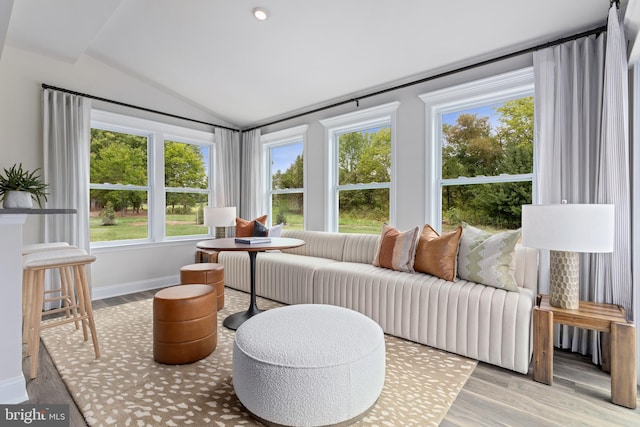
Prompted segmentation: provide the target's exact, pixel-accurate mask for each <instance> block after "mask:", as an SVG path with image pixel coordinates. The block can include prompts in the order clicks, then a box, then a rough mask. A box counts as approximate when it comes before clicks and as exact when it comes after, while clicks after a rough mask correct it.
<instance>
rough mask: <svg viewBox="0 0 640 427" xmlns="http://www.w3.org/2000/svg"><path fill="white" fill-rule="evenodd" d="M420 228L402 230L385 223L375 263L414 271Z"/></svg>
mask: <svg viewBox="0 0 640 427" xmlns="http://www.w3.org/2000/svg"><path fill="white" fill-rule="evenodd" d="M418 230H419V227H415V228H413V229H411V230H407V231H404V232H400V231H398V230H397V229H395V228H393V227H391V226H389V225H387V224H385V225H384V226H383V227H382V235H381V236H380V242H379V243H378V250H377V251H376V257H375V258H374V259H373V265H375V266H376V267H384V268H390V269H392V270H397V271H407V272H410V273H413V271H414V270H413V262H414V259H415V256H416V245H417V243H418Z"/></svg>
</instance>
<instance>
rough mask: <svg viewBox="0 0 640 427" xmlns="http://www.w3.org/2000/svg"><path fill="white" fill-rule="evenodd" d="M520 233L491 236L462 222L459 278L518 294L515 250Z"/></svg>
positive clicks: (517, 231) (508, 232) (506, 232)
mask: <svg viewBox="0 0 640 427" xmlns="http://www.w3.org/2000/svg"><path fill="white" fill-rule="evenodd" d="M518 240H520V230H519V229H518V230H514V231H505V232H502V233H498V234H491V233H489V232H486V231H484V230H480V229H479V228H476V227H472V226H471V225H469V224H466V223H462V238H461V239H460V247H459V250H458V277H460V278H461V279H465V280H470V281H472V282H476V283H481V284H483V285H487V286H493V287H496V288H500V289H504V290H507V291H514V292H518V285H517V284H516V279H515V276H514V272H515V248H516V244H517V243H518Z"/></svg>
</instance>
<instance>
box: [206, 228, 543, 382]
mask: <svg viewBox="0 0 640 427" xmlns="http://www.w3.org/2000/svg"><path fill="white" fill-rule="evenodd" d="M282 234H283V237H293V238H298V239H302V240H304V241H305V243H306V244H305V245H304V246H301V247H299V248H294V249H289V250H284V251H281V252H265V253H259V254H258V256H257V259H256V292H257V294H258V295H259V296H263V297H266V298H269V299H273V300H276V301H280V302H283V303H286V304H305V303H306V304H309V303H315V304H332V305H338V306H342V307H347V308H350V309H353V310H356V311H358V312H360V313H363V314H365V315H367V316H369V317H370V318H371V319H373V320H375V321H376V322H377V323H378V324H379V325H380V326H381V327H382V328H383V330H384V332H385V333H388V334H390V335H394V336H397V337H401V338H405V339H408V340H411V341H416V342H419V343H422V344H426V345H428V346H431V347H435V348H439V349H442V350H446V351H449V352H452V353H457V354H460V355H462V356H467V357H470V358H473V359H477V360H479V361H482V362H486V363H490V364H493V365H497V366H501V367H503V368H506V369H510V370H513V371H516V372H520V373H523V374H526V373H527V372H528V369H529V362H530V360H531V354H532V334H531V317H532V310H533V307H534V304H535V296H536V291H537V251H536V250H534V249H528V248H524V247H518V248H517V249H516V281H517V283H518V286H519V290H520V292H507V291H504V290H501V289H497V288H493V287H490V286H485V285H480V284H477V283H474V282H468V281H465V280H460V279H456V281H455V282H448V281H446V280H443V279H439V278H437V277H434V276H431V275H429V274H424V273H405V272H399V271H393V270H389V269H385V268H381V267H375V266H373V265H372V262H373V258H374V256H375V254H376V249H377V245H378V240H379V235H374V234H344V233H328V232H320V231H292V230H285V231H283V233H282ZM217 262H219V263H221V264H223V265H224V267H225V285H226V286H229V287H231V288H235V289H239V290H242V291H247V292H248V291H249V288H250V280H249V257H248V255H247V253H245V252H221V253H219V254H218V257H217Z"/></svg>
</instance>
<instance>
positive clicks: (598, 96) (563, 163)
mask: <svg viewBox="0 0 640 427" xmlns="http://www.w3.org/2000/svg"><path fill="white" fill-rule="evenodd" d="M613 8H614V10H613V16H614V17H615V18H614V19H609V28H611V25H618V24H619V21H618V18H617V13H616V10H615V5H614V6H613ZM608 31H609V30H608ZM605 39H606V40H605ZM605 41H606V43H607V46H606V47H605ZM612 41H613V37H605V36H604V35H599V36H595V35H594V36H590V37H586V38H583V39H579V40H575V41H572V42H568V43H565V44H562V45H559V46H555V47H552V48H548V49H544V50H540V51H538V52H535V53H534V74H535V131H536V146H535V150H536V155H535V159H536V165H535V168H536V174H537V180H538V181H537V183H536V192H537V194H536V195H537V202H538V203H541V204H545V203H560V202H561V201H562V200H567V201H568V202H569V203H614V202H615V204H616V220H617V219H618V216H620V215H625V214H621V213H619V212H617V211H618V210H620V209H621V207H620V205H621V204H624V203H626V205H627V206H628V205H629V198H630V194H629V191H628V164H629V158H628V153H626V154H625V151H626V150H625V149H624V147H628V146H627V142H626V136H624V135H623V134H624V133H625V132H624V131H619V130H613V128H612V123H619V122H624V123H625V124H626V120H627V117H628V115H627V113H626V112H625V109H624V108H623V106H622V105H620V106H619V107H612V106H611V105H608V106H607V107H603V99H604V100H605V102H606V103H607V104H609V103H610V101H608V99H609V97H611V98H612V99H615V98H624V97H626V96H627V92H626V90H624V91H622V92H623V93H620V92H619V93H618V94H616V95H612V96H609V95H607V91H609V88H608V86H609V85H610V83H605V74H608V75H607V80H610V79H612V78H613V79H619V80H623V81H624V83H625V84H626V79H627V77H626V73H627V71H626V66H625V67H624V69H620V68H619V67H621V65H620V64H612V63H611V62H610V58H609V54H610V53H611V52H610V51H611V50H612V48H611V47H610V46H609V45H610V44H611V43H612ZM614 43H620V41H615V42H614ZM605 52H607V61H609V62H608V63H607V64H606V65H605ZM605 67H606V69H607V71H606V72H605ZM611 67H614V69H615V68H616V67H618V72H617V74H618V75H617V76H616V77H614V76H615V74H616V73H614V72H613V71H612V69H611ZM624 102H625V103H626V102H627V101H626V100H625V101H624ZM607 116H609V118H607ZM616 129H617V128H616ZM611 134H615V135H616V136H615V138H613V137H610V136H608V135H611ZM620 147H622V151H621V148H620ZM625 170H626V171H627V172H625ZM622 181H624V183H623V182H622ZM618 186H619V187H618ZM612 187H615V188H616V189H615V190H614V191H613V192H615V193H620V194H617V195H616V196H615V198H612V197H613V195H612V194H611V193H609V192H610V191H611V188H612ZM625 188H626V190H625ZM625 193H626V195H625ZM619 199H625V201H624V203H623V202H620V201H618V200H619ZM627 212H628V208H627ZM627 215H628V213H627ZM624 230H625V227H624V225H620V226H619V225H618V224H616V236H615V241H616V242H617V243H616V254H615V257H621V258H623V259H625V260H626V262H627V263H630V260H631V258H630V251H628V250H626V251H625V250H621V251H620V252H618V251H619V248H618V242H622V241H625V240H627V241H629V240H630V233H629V232H628V228H626V230H627V231H624ZM587 232H597V224H594V230H587ZM628 247H629V246H628V244H627V248H628ZM611 259H612V257H611V255H602V254H584V255H581V259H580V261H581V263H580V264H581V265H580V283H581V286H580V298H581V299H583V300H589V301H599V302H614V300H613V299H612V300H607V299H606V298H604V299H603V298H602V297H605V296H606V295H610V296H612V295H613V294H614V293H616V294H620V295H619V296H618V297H621V298H622V300H625V299H626V298H627V296H626V295H624V296H623V294H626V293H627V291H626V290H625V289H624V287H625V286H629V295H628V300H629V301H630V300H631V294H630V286H631V276H630V273H629V275H628V276H627V277H626V278H623V277H614V275H612V274H611V271H612V269H614V268H617V267H614V266H613V265H612V262H611ZM629 271H630V270H629ZM616 276H618V275H616ZM548 280H549V270H548V252H547V253H544V251H542V253H541V269H540V291H541V292H543V293H546V292H548V289H549V283H548ZM614 281H620V282H617V283H614ZM622 282H624V283H622ZM557 330H559V333H556V334H554V335H555V345H556V346H559V347H562V348H570V349H571V350H573V351H579V352H581V353H583V354H586V353H591V354H592V355H593V360H594V362H598V360H599V359H598V358H599V350H598V348H599V346H598V340H597V336H596V334H595V333H587V332H586V331H584V330H577V329H574V328H568V327H562V328H557ZM590 337H596V339H590Z"/></svg>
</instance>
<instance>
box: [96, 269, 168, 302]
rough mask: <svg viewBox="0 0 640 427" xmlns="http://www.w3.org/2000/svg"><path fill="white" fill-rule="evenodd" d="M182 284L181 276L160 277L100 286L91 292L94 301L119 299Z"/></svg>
mask: <svg viewBox="0 0 640 427" xmlns="http://www.w3.org/2000/svg"><path fill="white" fill-rule="evenodd" d="M178 283H180V275H175V276H165V277H158V278H155V279H151V280H139V281H136V282H128V283H120V284H117V285H110V286H100V287H97V288H93V289H92V290H91V299H92V300H93V301H97V300H101V299H105V298H112V297H118V296H121V295H127V294H133V293H136V292H141V291H148V290H151V289H158V288H164V287H166V286H171V285H177V284H178Z"/></svg>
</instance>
